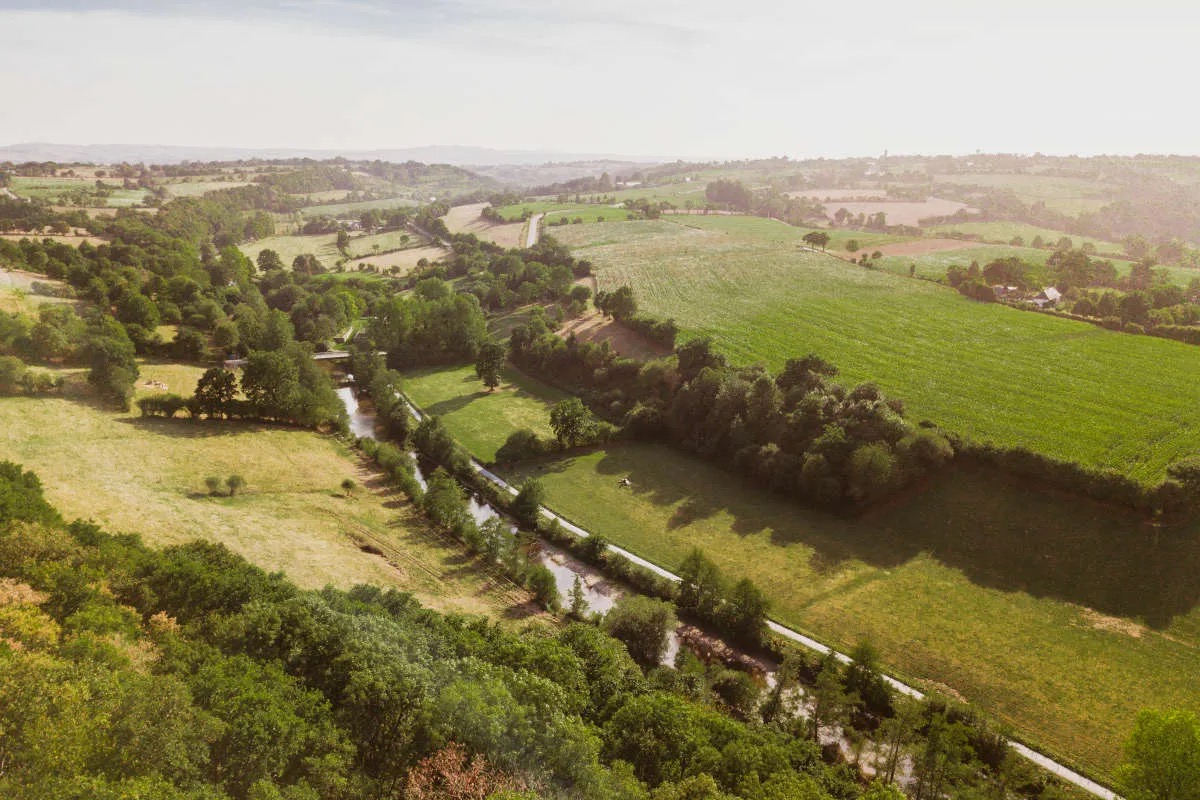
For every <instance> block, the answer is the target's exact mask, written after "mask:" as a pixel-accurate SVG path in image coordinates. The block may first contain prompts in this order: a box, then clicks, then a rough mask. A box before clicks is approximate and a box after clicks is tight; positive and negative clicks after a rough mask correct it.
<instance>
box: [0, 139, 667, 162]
mask: <svg viewBox="0 0 1200 800" xmlns="http://www.w3.org/2000/svg"><path fill="white" fill-rule="evenodd" d="M338 156H343V157H345V158H349V159H353V160H375V159H378V160H380V161H392V162H405V161H420V162H422V163H425V164H455V165H459V166H468V165H470V166H496V165H514V166H534V165H539V164H547V163H551V162H556V163H563V162H597V161H616V162H622V163H634V164H654V163H661V162H664V161H672V160H674V159H673V158H656V157H651V156H621V155H611V154H598V153H563V152H554V151H548V150H493V149H490V148H487V147H470V146H462V145H430V146H428V147H406V148H389V149H382V150H336V149H319V148H313V149H306V148H286V147H277V148H255V147H191V146H184V145H159V144H82V145H81V144H54V143H49V142H23V143H20V144H13V145H8V146H0V161H12V162H17V163H19V162H22V161H58V162H82V163H95V164H112V163H119V162H122V161H128V162H131V163H137V162H143V163H147V164H176V163H179V162H181V161H235V160H238V159H246V158H263V159H272V158H316V159H326V158H336V157H338Z"/></svg>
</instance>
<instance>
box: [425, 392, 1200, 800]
mask: <svg viewBox="0 0 1200 800" xmlns="http://www.w3.org/2000/svg"><path fill="white" fill-rule="evenodd" d="M466 372H467V370H464V369H457V370H443V371H434V372H423V373H420V374H415V375H411V376H409V377H408V378H407V380H406V383H405V387H406V391H407V392H408V393H409V394H410V395H411V396H412V397H413V398H414V399H415V398H421V400H420V402H421V404H422V405H424V406H425V408H426V409H433V410H437V409H441V410H442V412H443V420H444V421H445V423H446V425H447V426H448V427H449V429H450V430H451V432H452V433H454V434H455V435H456V436H458V437H459V438H460V440H461V441H463V442H464V443H465V444H468V446H470V447H472V449H474V450H475V452H476V454H477V455H479V456H481V457H483V458H487V457H488V455H489V453H491V452H494V448H495V447H496V446H497V445H498V444H499V443H501V442H502V441H503V440H504V438H505V436H507V434H508V432H510V431H511V430H512V429H513V427H515V426H517V425H522V426H523V425H528V424H529V421H530V420H531V419H532V420H536V419H538V418H539V416H540V419H541V420H543V424H544V420H545V419H546V418H547V415H548V407H549V401H551V400H553V399H554V398H555V397H557V395H556V394H553V395H549V396H547V397H546V399H545V400H544V401H542V402H541V403H540V406H541V408H540V415H539V414H538V413H537V405H538V398H537V396H530V393H529V392H528V391H526V392H522V393H515V392H512V393H502V394H497V395H495V396H494V397H492V398H489V400H490V403H491V405H492V406H499V405H507V406H509V408H508V409H507V410H502V409H498V408H495V407H489V408H488V409H486V411H484V409H483V407H482V405H481V404H482V401H481V399H480V398H479V396H478V394H479V393H478V391H477V386H478V385H477V384H472V382H471V381H469V380H466V379H465V377H464V375H465V373H466ZM514 377H515V376H514ZM539 385H540V384H538V383H537V382H532V381H531V382H527V383H525V386H526V387H527V389H530V390H536V389H537V387H538V386H539ZM457 409H462V410H467V409H478V410H479V412H480V416H485V417H486V420H487V422H486V423H484V424H481V423H479V422H478V420H476V419H474V418H473V417H472V415H471V414H455V413H448V412H450V410H457ZM508 419H512V420H516V421H515V422H514V423H513V424H511V425H508V426H506V424H505V421H506V420H508ZM506 477H508V478H509V479H511V480H521V479H523V478H525V477H537V478H538V479H539V480H541V482H542V483H543V484H544V486H545V488H546V491H547V497H548V503H549V505H550V506H551V507H553V508H554V509H555V510H556V511H559V512H560V513H562V514H563V515H564V516H566V517H568V518H570V519H572V520H574V521H575V522H577V523H579V524H580V525H582V526H583V527H585V528H587V529H589V530H592V531H595V532H597V533H599V534H601V535H603V536H605V537H606V538H608V539H609V540H611V541H613V542H616V543H618V544H620V545H622V546H624V547H627V548H629V549H630V550H632V551H634V552H636V553H637V554H639V555H642V556H645V557H647V558H650V559H652V560H654V561H656V562H658V563H661V564H663V565H665V566H667V567H674V566H676V565H677V564H678V563H679V562H680V561H681V560H682V558H683V556H684V555H685V554H686V553H687V552H688V550H689V549H690V548H691V547H693V546H700V547H702V548H704V549H705V551H706V552H707V553H708V554H709V555H710V556H711V557H713V558H714V559H715V560H716V561H717V562H718V564H720V565H721V567H722V568H723V570H725V571H726V574H728V575H731V576H736V577H741V576H748V577H751V578H752V579H754V580H755V582H756V583H758V584H759V585H760V586H762V587H763V588H764V589H765V590H766V591H767V592H768V594H769V596H770V598H771V601H772V604H773V608H774V611H773V616H775V617H777V618H778V619H780V620H781V621H783V622H785V623H788V624H791V625H793V626H795V627H798V628H800V629H802V630H806V631H808V632H810V633H812V634H814V635H816V636H817V637H819V638H821V639H823V640H826V641H829V642H832V643H834V644H837V645H839V646H841V647H843V648H848V647H850V646H852V645H853V644H855V643H856V642H857V641H859V640H860V639H862V638H864V637H865V638H868V639H870V640H871V641H872V642H873V643H875V644H876V645H877V646H878V647H879V649H880V650H881V652H882V654H883V657H884V660H885V662H886V663H887V664H888V665H889V667H890V668H892V669H893V670H895V671H898V672H899V673H901V674H903V675H905V676H906V677H908V678H910V679H912V680H914V681H916V682H918V683H919V684H920V685H922V686H924V687H926V688H928V689H934V690H940V691H943V692H945V693H948V694H951V695H959V696H962V697H964V698H966V699H967V700H969V701H970V702H972V703H975V704H977V705H978V706H979V707H981V708H983V709H985V710H987V711H988V712H989V713H992V714H994V715H996V716H997V717H998V718H1000V719H1002V720H1004V721H1005V722H1007V723H1009V724H1011V725H1012V726H1014V728H1015V729H1016V731H1017V733H1018V735H1020V736H1022V737H1024V738H1026V739H1029V740H1032V741H1033V742H1035V743H1037V744H1038V745H1039V746H1042V747H1045V748H1048V749H1050V750H1052V751H1054V752H1055V753H1057V754H1059V755H1061V756H1063V757H1065V758H1066V759H1068V760H1069V761H1072V762H1074V763H1076V764H1080V765H1082V766H1083V767H1085V768H1086V769H1087V770H1088V771H1089V772H1091V773H1092V774H1095V775H1100V776H1107V775H1109V774H1111V769H1112V766H1113V764H1114V763H1115V762H1116V760H1117V757H1118V752H1119V748H1120V743H1121V741H1122V740H1123V739H1124V737H1125V736H1126V735H1127V734H1128V731H1129V730H1130V727H1131V725H1132V720H1133V717H1134V716H1135V715H1136V713H1137V711H1138V710H1139V709H1141V708H1143V707H1148V706H1178V707H1185V708H1197V707H1200V688H1197V686H1196V684H1195V681H1194V680H1193V678H1194V676H1195V675H1196V674H1198V673H1197V671H1198V670H1200V651H1198V649H1197V648H1198V646H1200V612H1197V611H1196V610H1195V609H1196V606H1197V604H1198V603H1200V577H1198V576H1200V569H1198V567H1200V530H1198V529H1197V526H1193V527H1192V528H1189V529H1188V530H1179V531H1173V532H1170V533H1164V534H1162V535H1161V536H1159V535H1158V534H1156V532H1155V531H1154V530H1153V529H1152V528H1149V527H1146V526H1143V525H1141V524H1140V523H1139V522H1137V521H1136V520H1133V519H1130V518H1127V517H1124V516H1121V515H1118V514H1114V513H1113V512H1112V510H1111V509H1108V508H1105V507H1102V506H1099V505H1097V504H1093V503H1088V502H1084V501H1079V500H1077V499H1075V498H1069V497H1065V496H1060V495H1057V494H1055V493H1049V492H1044V491H1040V490H1037V489H1036V488H1033V487H1030V486H1028V485H1021V484H1017V483H1012V482H1010V481H1008V480H1006V479H1004V478H1002V477H1000V476H998V475H996V474H994V473H991V472H984V471H966V472H959V473H956V474H949V475H946V476H944V477H942V478H940V479H938V480H936V481H934V482H932V484H930V485H928V486H926V487H923V488H922V490H920V491H919V492H916V493H913V494H912V495H910V496H906V497H902V498H899V499H897V500H895V501H893V502H891V503H888V504H885V505H884V506H881V507H879V508H877V509H874V510H872V511H870V512H868V513H867V514H866V515H865V516H863V517H861V518H857V519H846V518H842V517H837V516H834V515H830V514H826V513H822V512H818V511H812V510H808V509H806V508H804V507H803V506H800V505H797V504H794V503H791V502H789V501H787V500H786V499H783V498H781V497H779V496H776V495H772V494H768V493H766V492H763V491H761V490H758V489H756V488H753V487H748V486H745V485H743V484H741V482H740V481H739V480H738V479H737V478H736V477H735V476H733V475H731V474H730V473H728V472H724V471H722V470H719V469H717V468H716V467H714V466H711V465H710V464H708V463H706V462H703V461H700V460H697V459H694V458H691V457H688V456H686V455H683V454H680V453H678V452H676V451H674V450H672V449H669V448H666V447H663V446H659V445H640V444H623V445H615V446H612V447H609V448H606V449H600V450H592V451H585V452H582V453H578V454H574V455H571V456H568V457H560V458H553V459H548V460H544V461H539V462H534V463H529V464H525V465H523V466H521V467H519V468H516V469H512V470H509V471H508V472H507V474H506ZM623 478H628V479H629V481H630V486H628V487H625V486H622V485H621V479H623Z"/></svg>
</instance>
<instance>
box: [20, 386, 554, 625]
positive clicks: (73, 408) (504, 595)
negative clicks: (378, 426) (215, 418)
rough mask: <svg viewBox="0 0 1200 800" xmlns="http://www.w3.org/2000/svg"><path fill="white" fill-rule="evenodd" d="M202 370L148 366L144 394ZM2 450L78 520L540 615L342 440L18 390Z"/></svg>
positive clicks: (479, 607) (449, 606)
mask: <svg viewBox="0 0 1200 800" xmlns="http://www.w3.org/2000/svg"><path fill="white" fill-rule="evenodd" d="M200 372H201V370H200V368H198V367H189V366H183V365H175V364H146V365H143V367H142V375H141V377H140V378H139V381H138V391H139V394H142V393H148V392H149V391H151V390H149V389H146V388H145V386H144V384H145V383H147V382H150V381H159V382H161V383H163V384H166V385H167V386H168V388H169V390H170V391H175V392H181V393H183V392H189V391H191V389H192V388H193V387H194V385H195V380H196V377H198V375H199V374H200ZM72 381H73V382H78V376H74V375H73V376H72ZM0 458H3V459H10V460H13V461H16V462H18V463H21V464H24V465H25V466H26V467H27V468H30V469H33V470H34V471H35V472H37V473H38V475H39V476H40V477H41V479H42V481H43V483H44V485H45V487H46V494H47V496H48V497H49V499H50V501H51V502H52V503H54V504H55V505H56V506H57V507H58V508H59V509H60V510H61V511H62V513H63V515H64V516H65V517H67V518H68V519H72V518H76V517H82V518H91V519H94V520H96V521H97V522H99V523H100V524H102V525H103V526H104V527H105V528H106V529H109V530H112V531H121V532H129V533H137V534H140V535H141V536H142V537H144V538H145V540H146V541H147V542H149V543H151V544H154V545H167V544H172V543H178V542H183V541H188V540H191V539H195V538H205V539H211V540H216V541H220V542H223V543H224V544H226V545H227V546H229V547H230V548H231V549H233V550H235V551H236V552H238V553H240V554H242V555H243V556H245V557H246V558H248V559H249V560H251V561H252V562H254V563H256V564H258V565H259V566H261V567H263V568H265V569H269V570H280V571H283V572H285V573H286V574H287V575H288V576H289V577H290V578H292V579H293V580H294V581H295V582H296V583H297V584H299V585H301V586H304V587H320V586H324V585H327V584H332V585H335V586H342V587H345V586H350V585H353V584H356V583H364V582H365V583H375V584H382V585H386V586H395V587H397V588H401V589H404V590H407V591H411V592H412V593H413V594H414V595H415V596H416V597H417V598H419V599H420V600H421V602H422V603H424V604H426V605H429V606H431V607H434V608H439V609H442V610H447V611H459V612H466V613H486V614H489V615H493V616H507V617H510V618H513V617H519V618H524V617H526V616H529V614H530V613H532V612H531V610H530V607H529V606H528V603H529V599H530V598H529V596H528V594H527V593H526V592H524V591H523V590H519V589H517V588H516V587H515V586H513V585H512V584H511V583H509V582H508V581H507V580H505V579H503V578H501V577H499V576H496V575H493V574H490V573H488V572H486V571H484V570H481V569H480V568H479V566H478V565H477V563H476V562H474V561H473V560H471V559H468V558H466V557H465V556H464V554H463V552H462V550H461V548H460V547H458V546H457V545H456V544H455V543H453V542H451V541H448V540H446V539H444V538H442V537H441V536H440V535H438V534H435V533H433V532H432V531H430V530H429V529H428V527H427V526H426V525H425V523H424V522H423V521H422V519H421V518H420V517H419V516H418V515H417V514H416V512H415V511H414V510H413V509H412V507H411V506H410V505H409V504H408V503H407V502H406V501H404V500H403V498H402V497H401V496H400V495H398V494H396V493H395V492H394V491H392V490H391V489H390V488H389V487H388V486H387V485H386V484H385V483H384V482H383V481H382V480H381V479H380V477H379V475H378V474H377V473H376V472H374V471H373V470H372V469H371V468H369V466H368V465H367V464H366V463H364V462H363V461H361V460H360V459H359V458H358V457H357V455H356V454H355V453H354V452H353V451H351V450H350V449H349V448H348V447H347V446H346V445H344V444H342V443H341V442H338V441H336V440H334V439H332V438H330V437H326V436H321V435H319V434H316V433H312V432H308V431H301V430H293V429H286V428H274V427H266V426H259V425H254V424H249V423H228V422H215V423H208V422H199V421H192V420H144V419H140V418H138V417H137V416H136V415H133V414H119V413H113V412H111V411H107V410H102V409H98V408H96V407H93V406H92V405H89V404H86V403H83V402H72V401H70V400H65V399H32V398H5V399H3V400H0ZM234 473H236V474H239V475H242V476H243V477H244V478H245V480H246V486H245V489H244V491H243V492H241V493H239V494H238V495H237V496H236V497H229V496H227V495H222V496H209V495H208V493H207V491H206V490H205V485H204V478H205V476H208V475H215V476H219V477H220V478H222V479H224V478H225V477H227V476H229V475H231V474H234ZM346 478H351V479H353V480H354V481H355V482H356V483H357V484H358V485H359V486H360V487H361V488H360V489H359V490H358V491H357V492H355V493H354V494H353V495H352V496H350V497H347V496H344V494H343V492H342V491H341V489H340V488H338V487H339V486H340V484H341V482H342V481H343V480H344V479H346ZM364 547H369V548H370V549H371V551H372V552H367V551H365V550H364V549H362V548H364Z"/></svg>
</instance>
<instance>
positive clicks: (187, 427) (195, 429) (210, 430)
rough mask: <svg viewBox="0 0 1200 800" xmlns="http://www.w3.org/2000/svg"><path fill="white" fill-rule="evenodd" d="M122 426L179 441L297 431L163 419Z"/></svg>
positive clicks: (237, 422)
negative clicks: (178, 439)
mask: <svg viewBox="0 0 1200 800" xmlns="http://www.w3.org/2000/svg"><path fill="white" fill-rule="evenodd" d="M117 421H118V422H120V423H121V424H122V425H132V426H133V427H135V428H138V429H140V430H143V431H146V432H148V433H156V434H158V435H159V436H172V437H175V438H181V439H208V438H212V437H216V436H239V435H242V434H246V433H260V432H262V431H267V430H299V429H298V428H292V427H290V426H287V425H266V424H263V423H260V422H246V421H242V420H226V419H211V420H210V419H164V418H163V417H121V418H120V419H119V420H117Z"/></svg>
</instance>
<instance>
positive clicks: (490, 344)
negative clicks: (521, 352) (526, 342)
mask: <svg viewBox="0 0 1200 800" xmlns="http://www.w3.org/2000/svg"><path fill="white" fill-rule="evenodd" d="M507 354H508V348H507V347H505V346H504V345H503V344H502V343H501V342H496V341H492V340H488V341H486V342H484V343H483V344H482V345H481V346H480V347H479V355H478V356H476V358H475V376H476V377H478V378H479V380H481V381H483V385H484V386H486V387H487V388H488V391H489V392H491V391H494V390H495V388H496V387H497V386H499V385H500V368H501V367H503V366H504V358H505V356H506V355H507Z"/></svg>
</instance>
